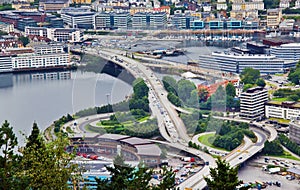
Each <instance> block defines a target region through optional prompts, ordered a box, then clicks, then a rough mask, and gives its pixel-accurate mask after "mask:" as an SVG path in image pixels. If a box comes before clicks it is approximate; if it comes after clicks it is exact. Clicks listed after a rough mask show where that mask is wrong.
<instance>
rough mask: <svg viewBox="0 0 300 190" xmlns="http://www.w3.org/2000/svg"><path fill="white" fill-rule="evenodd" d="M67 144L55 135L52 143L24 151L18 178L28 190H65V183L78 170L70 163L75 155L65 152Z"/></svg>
mask: <svg viewBox="0 0 300 190" xmlns="http://www.w3.org/2000/svg"><path fill="white" fill-rule="evenodd" d="M43 143H45V142H43ZM68 144H69V141H68V139H66V138H64V137H63V136H62V134H57V138H56V139H55V140H54V141H52V142H49V143H45V144H43V145H42V148H38V147H37V146H36V145H37V144H34V145H33V146H29V147H28V148H25V149H24V151H23V152H22V153H23V157H22V160H21V162H20V170H19V172H18V176H20V177H22V178H23V179H24V181H25V182H27V183H28V185H27V186H28V188H29V189H49V187H51V189H66V188H67V186H68V184H67V181H68V180H69V179H71V178H72V173H76V171H77V169H78V167H77V166H76V165H75V164H72V163H71V160H72V159H73V158H74V156H75V154H73V153H68V152H66V151H65V147H66V146H68Z"/></svg>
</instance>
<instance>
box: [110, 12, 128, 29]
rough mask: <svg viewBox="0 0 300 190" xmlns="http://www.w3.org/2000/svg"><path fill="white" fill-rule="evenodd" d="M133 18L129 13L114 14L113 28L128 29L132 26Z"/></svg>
mask: <svg viewBox="0 0 300 190" xmlns="http://www.w3.org/2000/svg"><path fill="white" fill-rule="evenodd" d="M130 21H131V16H130V14H129V12H127V13H126V12H125V13H114V14H113V27H114V28H123V29H127V28H129V27H131V26H130Z"/></svg>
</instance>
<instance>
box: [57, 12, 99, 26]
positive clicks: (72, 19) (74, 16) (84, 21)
mask: <svg viewBox="0 0 300 190" xmlns="http://www.w3.org/2000/svg"><path fill="white" fill-rule="evenodd" d="M94 15H95V13H93V12H70V13H64V14H61V18H62V19H63V21H64V23H65V24H67V25H69V26H70V27H71V28H84V29H92V28H94V23H93V20H94Z"/></svg>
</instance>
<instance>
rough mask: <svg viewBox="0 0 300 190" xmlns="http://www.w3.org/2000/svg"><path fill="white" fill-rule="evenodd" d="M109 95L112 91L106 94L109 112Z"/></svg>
mask: <svg viewBox="0 0 300 190" xmlns="http://www.w3.org/2000/svg"><path fill="white" fill-rule="evenodd" d="M109 96H110V93H107V94H106V100H107V113H109Z"/></svg>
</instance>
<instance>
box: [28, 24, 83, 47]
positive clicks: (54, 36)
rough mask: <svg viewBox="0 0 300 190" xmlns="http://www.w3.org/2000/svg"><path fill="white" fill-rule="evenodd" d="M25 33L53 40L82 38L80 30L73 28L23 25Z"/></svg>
mask: <svg viewBox="0 0 300 190" xmlns="http://www.w3.org/2000/svg"><path fill="white" fill-rule="evenodd" d="M25 35H26V36H28V35H36V36H43V37H47V38H49V39H50V40H52V41H55V42H70V43H74V42H81V41H82V40H83V34H82V32H81V31H80V30H78V29H73V28H71V29H67V28H45V27H25Z"/></svg>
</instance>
